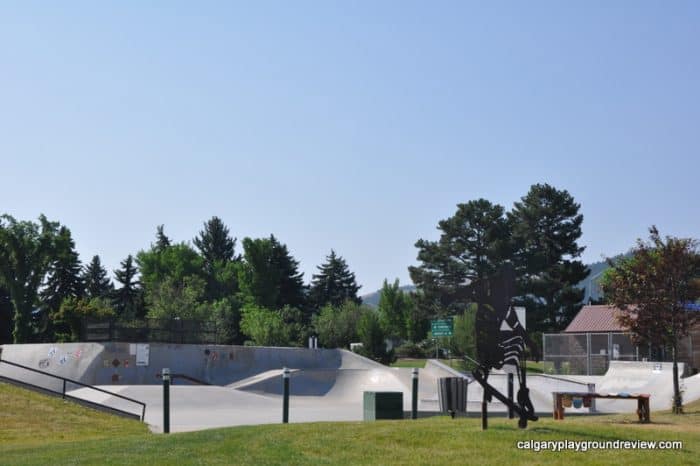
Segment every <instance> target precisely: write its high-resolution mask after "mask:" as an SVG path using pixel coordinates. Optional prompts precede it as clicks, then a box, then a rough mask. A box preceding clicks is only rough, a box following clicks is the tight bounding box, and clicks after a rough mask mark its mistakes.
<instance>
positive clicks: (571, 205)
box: [508, 184, 588, 331]
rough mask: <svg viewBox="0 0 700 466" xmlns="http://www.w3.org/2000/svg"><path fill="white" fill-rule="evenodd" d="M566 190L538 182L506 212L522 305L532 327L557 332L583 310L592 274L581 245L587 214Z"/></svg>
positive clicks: (530, 327)
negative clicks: (584, 284)
mask: <svg viewBox="0 0 700 466" xmlns="http://www.w3.org/2000/svg"><path fill="white" fill-rule="evenodd" d="M580 207H581V206H580V205H579V204H577V203H576V202H575V201H574V198H573V197H572V196H571V195H570V194H569V193H568V192H567V191H566V190H562V191H560V190H557V189H556V188H554V187H552V186H550V185H548V184H536V185H533V186H532V187H531V188H530V191H529V192H528V193H527V195H525V196H524V197H523V198H522V199H521V201H520V202H516V203H515V204H514V207H513V210H512V211H511V213H510V214H509V215H508V220H509V222H510V224H511V227H512V232H513V233H512V234H513V245H514V248H515V255H514V263H515V266H516V270H517V275H518V295H519V298H518V299H517V301H518V303H519V304H521V305H524V306H525V308H526V309H527V312H528V314H527V315H528V331H557V330H560V329H562V328H563V327H565V326H566V325H567V324H568V322H569V321H570V320H571V319H572V318H573V316H574V315H575V314H576V313H577V312H578V311H579V309H580V308H581V301H582V300H583V295H584V292H585V290H583V289H579V288H577V287H576V285H577V284H578V283H579V282H581V280H583V279H584V278H586V276H587V275H588V269H587V268H586V266H585V265H583V263H582V262H581V261H580V260H577V258H578V257H580V256H581V253H582V252H583V250H584V248H583V247H581V246H579V245H578V242H577V241H578V239H579V238H580V237H581V224H582V223H583V215H581V214H580V213H579V209H580Z"/></svg>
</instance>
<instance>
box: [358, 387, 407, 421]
mask: <svg viewBox="0 0 700 466" xmlns="http://www.w3.org/2000/svg"><path fill="white" fill-rule="evenodd" d="M377 419H403V393H402V392H364V420H365V421H376V420H377Z"/></svg>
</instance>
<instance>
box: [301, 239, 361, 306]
mask: <svg viewBox="0 0 700 466" xmlns="http://www.w3.org/2000/svg"><path fill="white" fill-rule="evenodd" d="M317 269H318V271H319V273H318V274H315V275H314V276H313V277H312V280H311V289H310V292H309V297H310V299H311V302H312V303H313V304H314V306H315V307H316V308H317V309H320V308H321V307H323V306H325V305H326V304H330V305H331V306H333V307H338V306H340V305H341V304H343V302H345V301H347V300H350V301H353V302H354V303H357V304H360V303H361V302H362V300H361V299H360V298H359V297H358V296H357V292H358V291H359V289H360V287H359V286H358V285H357V281H356V280H355V274H354V273H353V272H350V269H349V268H348V264H347V263H346V262H345V259H343V258H342V257H341V256H338V255H336V253H335V251H334V250H332V249H331V253H330V255H328V256H326V262H325V263H324V264H321V265H319V266H318V267H317Z"/></svg>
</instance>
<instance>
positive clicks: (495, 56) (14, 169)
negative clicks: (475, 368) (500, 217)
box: [0, 1, 700, 292]
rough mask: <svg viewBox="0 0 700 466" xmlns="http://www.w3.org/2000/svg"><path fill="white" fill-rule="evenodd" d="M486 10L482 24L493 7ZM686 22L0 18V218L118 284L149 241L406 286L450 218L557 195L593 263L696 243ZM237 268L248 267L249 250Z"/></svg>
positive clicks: (455, 17)
mask: <svg viewBox="0 0 700 466" xmlns="http://www.w3.org/2000/svg"><path fill="white" fill-rule="evenodd" d="M487 3H489V5H486V4H487ZM699 25H700V3H698V2H693V1H689V2H683V1H673V2H642V1H617V2H608V1H605V2H603V1H601V2H593V1H585V2H583V1H582V2H555V1H547V2H545V1H532V2H479V3H477V2H466V1H457V2H448V1H437V2H406V1H379V2H375V1H359V2H322V1H314V2H302V1H296V2H263V1H260V2H257V1H256V2H247V3H242V2H240V3H239V2H221V3H216V2H149V3H148V4H143V3H140V2H99V3H95V2H82V3H79V2H61V4H60V6H59V5H57V4H49V3H46V2H37V3H32V2H25V1H22V2H19V1H18V2H3V3H2V5H0V109H1V110H0V212H4V213H9V214H11V215H13V216H15V217H17V218H19V219H36V218H37V216H38V215H39V214H40V213H44V214H46V215H47V216H48V217H49V218H50V219H52V220H58V221H60V222H61V223H63V224H65V225H67V226H69V227H70V229H71V230H72V232H73V234H74V237H75V240H76V243H77V247H78V250H79V252H80V254H81V259H82V260H83V261H87V260H89V259H90V257H91V256H92V255H94V254H100V256H101V257H102V258H103V261H104V262H105V264H106V265H107V266H108V268H109V269H114V268H116V267H118V264H119V261H120V260H122V259H123V258H124V257H126V256H127V255H128V254H134V253H136V252H137V251H138V250H139V249H144V248H147V247H148V246H149V245H150V243H151V242H152V241H153V238H154V235H155V230H156V225H158V224H165V230H166V233H167V234H168V235H169V236H170V237H171V238H172V239H174V240H176V241H183V240H191V239H192V238H193V237H194V236H195V235H196V234H197V232H198V231H199V230H200V229H201V227H202V223H203V222H204V221H205V220H207V219H208V218H210V217H211V216H212V215H218V216H219V217H221V218H222V219H223V220H224V221H225V223H226V224H227V225H228V226H229V227H230V229H231V231H232V233H233V235H235V236H237V237H238V238H243V237H245V236H251V237H260V236H267V235H269V234H270V233H274V234H275V236H277V237H278V238H279V239H280V240H281V241H282V242H284V243H286V244H287V245H288V247H289V248H290V251H291V252H292V253H293V254H294V256H295V257H296V258H297V259H298V260H299V261H300V262H301V267H302V270H303V271H304V272H305V278H306V280H307V281H308V280H310V278H311V274H312V273H314V271H315V270H316V269H315V268H316V266H317V265H318V264H320V263H321V262H322V261H323V260H324V258H325V256H326V255H327V254H328V253H329V251H330V249H331V248H334V249H335V250H336V252H338V253H339V254H340V255H342V256H344V257H345V258H346V260H347V261H348V263H349V265H350V267H351V269H352V270H353V271H355V273H356V274H357V278H358V281H359V283H360V284H362V285H363V289H362V290H361V291H362V292H370V291H373V290H375V289H376V288H378V287H380V286H381V282H382V280H383V279H384V278H385V277H387V278H389V279H390V280H391V279H393V278H394V277H398V278H399V279H400V280H401V282H402V283H406V282H408V280H409V279H408V272H407V267H408V265H411V264H413V263H415V256H416V249H415V247H414V243H415V241H416V240H417V239H418V238H428V239H435V238H437V235H438V232H437V230H436V224H437V222H438V221H439V220H440V219H443V218H446V217H448V216H450V215H452V214H453V213H454V211H455V210H456V204H457V203H460V202H466V201H469V200H471V199H476V198H479V197H484V198H486V199H489V200H491V201H493V202H497V203H501V204H503V205H504V206H506V207H508V208H510V206H512V203H513V202H514V201H516V200H518V199H519V198H520V197H521V196H523V195H525V193H526V192H527V190H528V188H529V187H530V185H532V184H534V183H538V182H547V183H550V184H553V185H554V186H556V187H558V188H560V189H567V190H568V191H569V192H570V193H571V194H572V195H573V196H574V198H575V199H576V200H577V201H578V202H579V203H580V204H581V211H582V213H583V215H584V217H585V219H584V223H583V237H582V239H581V243H582V244H583V245H585V246H586V251H585V253H584V256H583V259H584V260H585V261H586V262H592V261H597V260H600V259H601V257H602V256H603V255H612V254H616V253H619V252H622V251H625V250H627V249H628V248H629V247H631V246H632V245H633V244H634V241H635V239H636V238H638V237H640V236H646V231H647V228H648V227H649V226H650V225H652V224H656V225H657V226H658V227H659V229H660V230H661V232H662V233H663V234H672V235H676V236H691V237H695V238H698V237H700V204H699V203H698V195H697V193H698V182H697V179H698V175H699V173H700V153H699V151H698V147H699V145H700V144H699V143H700V87H699V86H698V83H700V50H699V49H700V26H699ZM239 250H240V248H239Z"/></svg>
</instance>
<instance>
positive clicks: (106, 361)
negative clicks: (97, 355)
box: [102, 359, 112, 367]
mask: <svg viewBox="0 0 700 466" xmlns="http://www.w3.org/2000/svg"><path fill="white" fill-rule="evenodd" d="M111 365H112V362H111V361H110V360H109V359H103V360H102V367H109V366H111Z"/></svg>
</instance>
